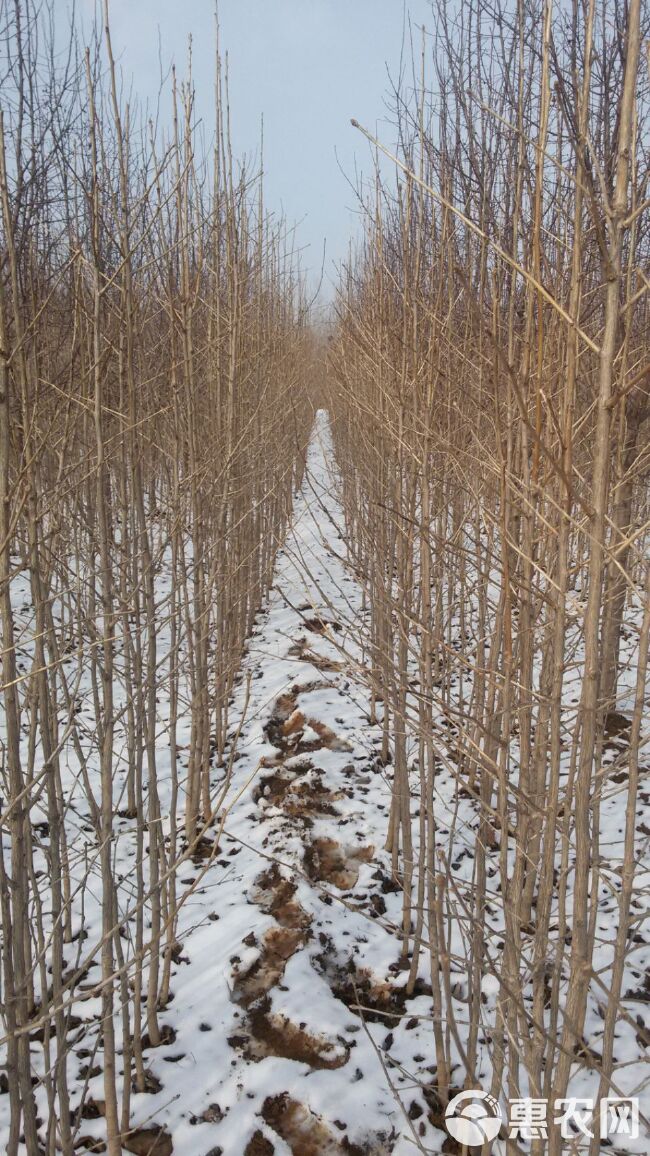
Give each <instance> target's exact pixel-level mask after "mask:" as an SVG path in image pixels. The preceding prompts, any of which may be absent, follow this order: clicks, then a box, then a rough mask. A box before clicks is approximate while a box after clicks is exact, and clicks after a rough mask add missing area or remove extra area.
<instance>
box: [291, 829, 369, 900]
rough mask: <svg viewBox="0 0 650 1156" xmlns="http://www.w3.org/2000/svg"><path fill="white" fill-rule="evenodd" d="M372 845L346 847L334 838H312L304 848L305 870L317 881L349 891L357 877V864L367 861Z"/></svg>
mask: <svg viewBox="0 0 650 1156" xmlns="http://www.w3.org/2000/svg"><path fill="white" fill-rule="evenodd" d="M374 851H375V849H374V847H346V846H344V845H343V844H342V843H337V842H336V841H335V840H334V839H314V840H313V842H311V843H309V844H308V845H307V847H306V848H305V871H306V873H307V875H308V876H309V878H310V879H313V880H314V881H315V882H318V883H331V884H332V886H333V887H337V888H338V889H339V891H350V890H351V889H352V888H353V887H354V885H355V883H356V882H357V879H358V878H359V865H360V864H361V863H369V862H370V861H371V859H372V857H373V855H374Z"/></svg>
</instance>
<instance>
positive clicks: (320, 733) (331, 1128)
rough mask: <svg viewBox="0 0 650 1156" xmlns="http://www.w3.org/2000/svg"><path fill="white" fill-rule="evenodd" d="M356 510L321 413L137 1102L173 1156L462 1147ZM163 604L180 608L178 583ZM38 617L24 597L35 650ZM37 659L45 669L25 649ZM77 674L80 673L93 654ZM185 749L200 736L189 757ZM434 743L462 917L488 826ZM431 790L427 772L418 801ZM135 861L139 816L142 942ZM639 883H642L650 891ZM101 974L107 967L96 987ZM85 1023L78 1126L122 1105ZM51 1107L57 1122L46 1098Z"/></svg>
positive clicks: (69, 785) (608, 837)
mask: <svg viewBox="0 0 650 1156" xmlns="http://www.w3.org/2000/svg"><path fill="white" fill-rule="evenodd" d="M337 495H338V483H337V477H336V468H335V463H334V460H333V450H332V443H331V437H330V431H329V426H328V421H327V417H326V415H325V414H324V413H323V412H322V411H321V412H319V414H318V415H317V418H316V423H315V427H314V432H313V435H312V441H311V444H310V448H309V453H308V462H307V470H306V474H305V479H304V483H303V486H302V489H301V492H300V494H299V495H297V497H296V501H295V506H294V516H293V522H292V526H291V529H290V532H289V534H288V536H287V539H286V542H285V544H284V546H283V548H282V549H281V550H280V552H279V554H278V557H277V565H276V573H275V579H274V585H273V589H272V591H271V594H270V596H269V599H268V604H267V606H266V608H265V610H264V612H263V613H262V614H260V615H259V617H258V622H257V626H256V628H255V631H254V633H253V636H252V637H251V639H250V643H249V646H248V649H247V655H246V658H245V661H244V666H243V669H242V672H241V677H240V679H239V682H238V686H237V690H236V695H235V703H234V706H233V711H232V716H231V722H232V729H233V732H234V731H235V730H237V728H238V727H239V726H240V723H241V720H242V716H243V725H242V726H241V733H240V735H239V739H238V742H237V746H236V752H237V753H236V758H235V760H234V762H233V765H232V779H231V781H230V783H229V784H228V786H227V792H226V794H225V799H224V802H223V807H222V812H221V815H220V820H219V821H220V823H221V824H222V833H221V836H220V840H219V849H218V851H217V852H216V854H215V855H214V856H212V858H209V859H207V860H206V861H202V860H200V859H197V860H196V861H193V860H192V859H187V860H186V861H185V862H184V863H183V864H182V866H181V868H180V871H179V891H180V893H181V894H183V893H184V895H185V899H184V902H183V904H182V907H181V912H180V918H179V925H178V929H177V939H178V941H179V944H180V947H179V949H178V950H177V951H176V952H175V963H174V966H173V975H172V983H171V987H172V992H173V1000H172V1002H171V1003H170V1004H169V1005H168V1006H167V1007H166V1009H165V1011H164V1013H163V1014H162V1016H161V1022H162V1023H163V1024H164V1025H166V1026H167V1027H168V1028H171V1029H173V1031H172V1032H169V1033H168V1034H167V1040H168V1042H166V1043H165V1044H163V1045H162V1046H160V1047H157V1048H149V1049H147V1051H146V1066H147V1068H148V1069H149V1071H150V1073H151V1076H152V1080H151V1086H152V1088H154V1087H157V1088H158V1090H157V1091H150V1092H147V1093H142V1094H134V1095H133V1098H132V1123H133V1126H134V1127H138V1126H146V1127H151V1126H152V1124H153V1123H154V1122H155V1124H156V1125H157V1126H164V1128H165V1130H166V1132H167V1134H168V1136H169V1137H170V1139H171V1144H172V1146H173V1152H174V1153H181V1154H182V1156H208V1154H210V1156H217V1154H219V1153H222V1154H223V1156H269V1154H270V1153H273V1152H274V1153H276V1154H277V1156H287V1154H288V1153H293V1156H311V1154H312V1153H313V1154H316V1153H319V1154H323V1156H337V1154H341V1156H343V1154H344V1153H347V1154H348V1156H350V1154H352V1156H354V1154H355V1153H356V1154H357V1156H362V1154H363V1153H365V1154H366V1156H382V1154H384V1153H385V1154H388V1153H392V1154H393V1156H407V1154H409V1156H410V1154H411V1153H413V1152H414V1151H417V1150H420V1151H425V1152H431V1153H439V1152H442V1151H450V1150H452V1149H450V1148H449V1147H446V1148H445V1147H443V1145H445V1144H447V1145H449V1140H448V1138H446V1137H445V1133H444V1132H443V1131H442V1130H441V1129H440V1128H439V1127H435V1126H434V1121H433V1120H432V1116H434V1115H435V1113H434V1112H432V1110H431V1109H432V1106H433V1105H434V1104H435V1100H434V1097H433V1095H432V1094H429V1089H430V1088H431V1089H432V1088H433V1087H434V1086H435V1053H434V1047H433V1030H432V1018H431V1017H432V999H431V994H430V988H429V987H428V986H427V967H428V960H427V959H426V958H425V953H423V959H422V970H421V978H420V981H419V986H418V987H417V988H416V994H415V995H414V996H413V997H412V998H410V999H408V1000H406V999H405V998H404V987H405V984H406V973H405V972H404V971H402V970H400V968H399V966H398V960H399V950H400V940H399V934H398V926H399V924H400V920H401V908H402V898H401V895H400V894H399V892H398V890H397V888H396V887H395V885H394V883H393V882H392V880H391V874H390V864H389V859H388V856H387V854H386V852H385V851H384V850H383V847H384V844H385V841H386V833H387V823H388V814H389V808H390V767H384V766H383V765H382V764H381V761H380V759H379V757H378V753H379V747H380V738H381V732H380V727H379V726H377V725H376V724H375V725H371V723H370V720H369V691H368V689H367V687H366V685H365V684H364V678H363V665H364V655H363V650H362V649H361V647H362V639H363V636H364V630H363V623H364V614H365V611H364V609H363V599H362V591H361V588H360V585H359V583H358V582H357V580H356V578H355V577H354V574H353V572H352V570H351V569H350V568H349V567H348V565H347V562H346V548H345V543H344V540H343V517H342V511H341V508H340V504H339V500H338V496H337ZM160 589H161V599H162V600H164V597H165V591H164V573H163V574H162V577H161V579H160ZM30 621H31V618H30V609H29V597H28V588H27V587H26V595H25V606H24V615H23V628H24V631H25V634H26V636H27V635H28V634H29V630H30ZM25 656H26V657H25V661H27V649H26V650H25ZM70 661H71V671H73V670H74V664H75V659H74V655H72V656H71V660H70ZM79 694H80V702H81V704H82V709H87V710H89V711H90V712H92V697H91V696H90V692H89V690H88V688H87V687H85V685H84V683H83V678H82V680H81V684H80V686H79ZM84 696H86V697H85V698H84ZM84 703H85V706H84ZM168 709H169V703H168V700H167V699H166V697H165V694H164V688H163V687H162V686H161V693H160V694H159V710H160V731H159V738H158V751H157V754H158V775H159V790H160V801H161V812H162V815H163V823H164V824H165V816H167V815H168V814H169V809H170V796H169V792H170V790H171V784H170V778H169V775H168V774H167V773H166V771H168V768H169V750H168V744H167V717H166V714H167V712H168ZM184 727H185V730H184V729H183V728H184ZM188 737H189V733H188V732H187V728H186V724H185V722H184V720H183V718H181V720H180V733H179V743H180V744H181V745H182V744H184V743H186V741H187V738H188ZM26 741H27V740H26ZM119 741H120V740H119V732H118V741H117V747H116V765H117V776H118V778H117V780H116V781H117V782H119V781H120V780H119V776H120V775H122V774H124V767H123V766H121V765H120V759H121V757H122V755H121V753H120V748H119ZM436 741H437V742H439V744H440V753H441V758H442V762H441V769H440V771H439V773H438V774H437V776H436V780H435V791H436V798H435V807H436V821H437V827H438V837H439V840H440V845H441V846H442V847H443V848H444V851H445V854H446V856H447V860H448V862H449V863H450V865H451V868H450V869H451V872H452V876H453V885H454V888H455V889H456V895H457V897H458V898H459V900H460V899H462V898H463V896H467V897H468V898H469V896H470V895H471V889H472V886H473V872H474V848H475V842H476V833H477V826H478V811H477V805H476V803H475V801H474V800H473V799H472V798H470V797H465V796H462V795H461V797H459V795H458V791H457V783H456V780H455V778H454V775H453V767H452V766H451V763H450V762H449V761H445V758H444V755H445V751H444V742H445V736H444V733H443V732H442V730H441V734H440V736H437V737H436ZM65 766H66V770H65V776H66V777H65V780H64V791H65V793H66V797H67V798H69V799H70V801H71V806H70V812H69V815H68V822H69V827H70V841H71V845H72V854H73V863H72V867H73V876H74V877H75V878H76V880H77V882H78V884H79V887H80V888H83V890H80V893H79V894H80V895H81V894H83V899H84V924H85V929H86V930H87V932H88V935H89V939H88V940H86V942H85V945H84V943H83V942H82V941H79V942H78V943H76V944H74V945H73V946H74V951H75V955H76V958H75V959H71V960H70V961H69V963H70V964H71V965H75V964H76V963H77V962H78V960H79V959H83V954H84V951H85V950H86V949H87V947H88V946H89V943H95V942H96V941H97V940H98V939H99V935H98V934H97V932H98V928H99V920H100V917H101V889H100V882H99V876H98V870H97V867H96V865H94V863H93V859H94V858H96V854H97V852H96V848H95V843H94V838H93V832H92V828H91V827H90V824H89V823H88V820H87V810H85V809H84V801H83V800H84V793H83V790H82V789H81V786H80V784H79V774H78V762H77V760H76V755H75V753H74V751H67V750H66V759H65ZM89 773H91V774H92V773H93V769H92V764H90V770H89ZM212 776H213V784H214V791H215V794H216V793H218V792H219V791H220V790H221V789H222V788H223V776H224V771H223V770H219V769H217V768H215V769H214V770H213V771H212ZM416 780H417V774H415V775H414V783H413V787H414V792H415V789H416V786H417V783H416ZM621 797H622V796H621V795H620V793H619V790H618V787H617V784H616V783H615V782H612V783H611V785H610V786H608V788H607V790H606V792H605V794H604V797H603V806H602V838H601V854H602V855H603V856H605V857H606V858H607V860H608V862H610V863H611V879H610V890H609V891H607V890H606V889H605V888H604V890H603V903H602V907H601V921H600V926H599V929H598V934H599V936H600V939H601V941H602V942H601V943H600V944H599V947H598V965H599V967H602V968H606V967H608V966H609V965H610V964H611V944H612V942H613V939H614V935H615V921H616V910H617V907H616V889H617V887H618V885H619V884H618V876H617V874H616V871H617V867H618V866H619V859H620V838H621V836H620V828H621V827H622V820H621V818H620V814H621V804H620V799H621ZM649 804H650V794H648V793H647V792H646V793H645V795H644V796H642V811H640V813H639V814H640V822H641V824H643V822H644V821H645V822H646V823H647V824H649V825H648V828H647V831H646V834H647V833H650V806H649ZM415 807H416V802H415V799H414V810H415ZM646 811H647V812H648V815H647V816H646ZM165 829H166V832H168V823H167V824H166V827H165ZM446 838H448V840H449V844H448V846H447V845H445V839H446ZM43 854H45V852H43ZM136 856H137V847H136V840H135V834H134V824H133V820H132V819H130V818H129V817H128V816H125V817H123V818H121V819H120V820H119V822H118V831H117V835H116V839H115V863H116V874H117V876H118V877H119V878H120V879H121V898H122V902H123V915H124V918H125V925H126V926H127V928H128V925H129V918H128V905H129V902H130V901H131V898H132V897H131V882H130V880H131V877H132V874H133V870H134V865H135V861H136ZM498 860H499V852H498V850H495V852H494V870H492V866H491V865H490V866H489V867H488V876H489V878H490V884H491V885H492V886H493V887H494V891H493V892H492V894H491V895H490V896H489V899H490V903H489V908H488V917H487V931H486V942H485V960H484V1004H483V1007H482V1014H483V1015H484V1016H485V1035H483V1034H482V1035H481V1037H480V1039H481V1043H480V1048H481V1051H480V1057H479V1074H480V1083H481V1084H482V1086H483V1087H484V1088H488V1087H489V1085H490V1078H491V1064H490V1044H489V1039H488V1033H489V1026H490V1024H491V1023H493V1018H494V993H495V990H496V987H497V984H496V980H495V977H496V975H498V967H499V951H500V944H501V943H502V939H501V937H502V934H503V927H504V921H503V906H502V899H501V896H500V893H499V890H498V879H499V874H498V869H499V861H498ZM36 862H37V866H38V851H37V856H36ZM44 865H45V859H44V860H43V866H44ZM89 868H90V875H89V882H87V883H84V882H83V880H84V879H85V877H86V874H87V872H88V869H89ZM638 882H639V886H641V885H642V884H643V883H644V879H642V878H640V879H639V881H638ZM639 895H640V896H641V895H642V893H641V891H640V892H639ZM640 902H641V900H640ZM643 903H645V900H643ZM643 903H642V906H643ZM461 906H462V904H461ZM470 906H471V904H470ZM456 907H457V910H460V907H459V906H458V904H457V905H456ZM640 914H641V913H640ZM467 931H468V927H467V926H465V927H463V925H462V921H461V920H459V922H458V925H457V926H454V927H453V928H451V929H450V936H451V940H450V942H451V949H452V969H453V970H455V971H457V975H454V981H455V982H454V983H453V984H452V988H451V992H452V994H451V998H452V1000H453V1004H454V1009H453V1010H454V1016H455V1019H456V1022H457V1024H458V1026H459V1030H460V1032H461V1034H462V1031H463V1024H464V1023H466V1021H467V992H466V982H465V981H466V973H465V972H464V970H463V962H462V961H463V959H464V958H465V955H466V944H465V937H466V935H467ZM96 966H97V965H96V963H94V964H93V965H92V967H96ZM648 974H650V946H648V945H647V944H646V942H645V939H644V937H643V935H641V934H639V937H638V943H637V946H636V947H635V949H634V952H633V954H632V955H631V956H630V961H629V964H628V968H627V973H626V981H625V985H624V989H623V990H624V992H628V991H629V990H631V989H634V988H638V989H639V991H642V989H643V986H644V982H645V979H646V977H647V975H648ZM97 975H98V971H94V972H93V970H92V968H91V970H90V973H89V979H88V981H87V982H88V983H89V984H92V981H93V979H96V977H97ZM644 998H645V1000H646V1001H647V999H648V996H647V995H646V996H645V997H644ZM626 1006H629V1011H630V1013H631V1018H632V1019H636V1017H637V1015H641V1016H642V1013H643V1010H644V1004H643V1002H641V1003H639V1004H638V1005H637V1004H635V1003H634V1001H633V1000H632V1001H630V1003H629V1005H626ZM74 1010H75V1012H76V1014H79V1015H80V1016H81V1017H82V1019H83V1020H84V1021H85V1022H84V1023H83V1024H82V1025H80V1027H79V1028H78V1029H77V1031H76V1033H74V1034H72V1035H71V1045H72V1050H73V1053H76V1054H73V1057H72V1060H71V1065H70V1074H71V1085H72V1107H73V1108H74V1107H75V1106H76V1105H77V1104H78V1103H79V1099H80V1096H81V1094H82V1088H83V1086H84V1083H85V1082H86V1081H87V1088H86V1091H85V1093H84V1094H85V1095H86V1097H87V1098H88V1097H94V1098H95V1099H96V1100H97V1101H100V1100H101V1099H102V1098H103V1087H102V1074H101V1070H99V1071H98V1072H97V1074H95V1075H93V1074H90V1075H88V1073H87V1072H86V1074H85V1075H82V1073H83V1072H84V1068H85V1067H86V1066H87V1061H88V1056H89V1054H93V1049H94V1048H95V1047H96V1044H97V1038H98V1033H99V1024H98V1020H97V1016H98V1014H99V1010H100V1005H99V1001H98V999H96V998H95V997H94V996H90V997H89V998H87V999H85V1000H84V1002H78V1003H76V1004H75V1008H74ZM637 1022H638V1023H639V1022H640V1021H637ZM118 1032H119V1024H118ZM599 1033H601V1034H602V1018H599V1013H598V1005H597V1000H595V999H594V1000H592V1001H591V1002H590V1006H589V1016H588V1022H587V1031H586V1033H585V1036H586V1042H587V1044H588V1045H589V1046H594V1047H596V1048H597V1043H598V1036H599ZM646 1038H650V1037H648V1036H647V1033H645V1029H643V1030H642V1031H641V1032H640V1033H638V1034H636V1033H635V1029H634V1027H633V1025H632V1024H631V1023H629V1022H627V1023H623V1022H622V1023H621V1025H620V1029H619V1039H618V1041H617V1049H616V1052H617V1059H620V1060H621V1061H622V1064H621V1067H620V1070H619V1072H618V1074H617V1080H618V1083H619V1086H621V1088H622V1090H624V1091H625V1092H627V1093H628V1094H637V1095H640V1096H641V1098H642V1097H643V1090H644V1088H645V1082H646V1081H647V1067H646V1063H645V1044H644V1040H645V1039H646ZM118 1044H119V1036H118ZM451 1047H452V1049H453V1047H454V1045H453V1042H452V1044H451ZM99 1054H100V1053H99V1052H98V1053H97V1056H98V1057H99ZM452 1054H454V1055H455V1059H456V1062H457V1064H458V1069H457V1072H456V1073H454V1072H452V1080H453V1078H454V1075H457V1077H458V1078H459V1081H460V1083H462V1079H463V1075H464V1073H462V1071H461V1057H460V1055H457V1054H455V1053H454V1052H453V1051H452ZM42 1064H43V1058H42V1049H41V1047H40V1045H38V1044H35V1045H34V1065H35V1068H36V1070H39V1069H42ZM75 1065H77V1066H78V1076H79V1078H78V1080H77V1082H76V1084H75V1080H74V1076H75V1074H76V1073H75ZM97 1066H98V1068H100V1069H101V1065H100V1064H98V1065H97ZM92 1070H93V1069H92V1068H91V1072H92ZM595 1091H596V1087H595V1076H594V1073H593V1072H590V1071H589V1070H588V1069H586V1068H583V1069H582V1074H581V1075H579V1076H577V1078H576V1080H574V1081H573V1082H572V1085H571V1094H572V1095H576V1096H580V1095H593V1094H595ZM37 1097H39V1108H40V1109H41V1115H44V1114H46V1105H45V1104H44V1103H43V1102H41V1100H42V1096H41V1092H40V1090H37ZM641 1106H642V1111H643V1104H642V1105H641ZM437 1123H438V1124H439V1123H440V1121H439V1119H438V1120H437ZM7 1127H8V1097H7V1096H3V1095H0V1147H2V1148H4V1145H5V1141H6V1136H7ZM103 1129H104V1122H103V1120H102V1119H101V1118H98V1119H84V1120H83V1121H82V1124H81V1128H80V1131H79V1134H78V1135H79V1137H81V1136H85V1137H88V1138H89V1140H90V1138H92V1137H101V1136H102V1134H103ZM572 1150H573V1149H572ZM618 1150H619V1149H616V1148H615V1149H614V1151H618ZM648 1150H649V1141H648V1138H647V1136H645V1135H644V1131H643V1129H642V1134H641V1137H640V1138H639V1141H638V1144H637V1142H630V1143H629V1144H628V1145H626V1147H625V1148H621V1149H620V1151H621V1152H623V1151H629V1152H633V1151H634V1152H639V1153H644V1152H647V1151H648ZM493 1151H494V1152H495V1153H499V1154H500V1156H501V1153H503V1154H505V1152H506V1147H505V1144H503V1143H502V1142H501V1141H497V1142H496V1143H495V1145H494V1147H493ZM609 1151H610V1152H611V1151H612V1149H611V1148H610V1149H609ZM30 1156H31V1154H30Z"/></svg>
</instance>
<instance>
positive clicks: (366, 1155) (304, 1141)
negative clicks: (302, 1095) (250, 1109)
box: [262, 1093, 390, 1156]
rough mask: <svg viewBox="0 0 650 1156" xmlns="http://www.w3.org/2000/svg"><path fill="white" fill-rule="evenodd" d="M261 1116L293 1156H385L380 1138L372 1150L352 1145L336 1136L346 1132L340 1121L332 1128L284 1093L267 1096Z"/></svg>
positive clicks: (384, 1147)
mask: <svg viewBox="0 0 650 1156" xmlns="http://www.w3.org/2000/svg"><path fill="white" fill-rule="evenodd" d="M262 1116H263V1117H264V1120H265V1122H266V1124H268V1126H269V1127H270V1128H272V1129H273V1131H274V1132H277V1134H278V1136H281V1137H282V1139H283V1140H284V1142H285V1144H288V1146H289V1148H290V1149H291V1152H292V1156H384V1154H385V1156H387V1154H388V1153H389V1152H390V1148H388V1147H386V1145H385V1143H384V1142H382V1140H380V1139H379V1138H376V1139H375V1140H373V1142H372V1144H371V1146H367V1145H364V1146H363V1147H361V1146H360V1145H358V1144H353V1143H351V1141H350V1140H348V1138H347V1136H342V1135H337V1134H336V1132H335V1131H334V1129H335V1128H338V1130H339V1132H342V1131H343V1130H344V1129H345V1125H344V1124H343V1123H342V1122H341V1121H336V1122H335V1123H334V1124H333V1125H329V1124H327V1123H325V1121H324V1120H323V1119H322V1118H321V1117H320V1116H317V1115H316V1113H315V1112H312V1111H311V1110H310V1109H309V1108H307V1107H306V1106H305V1105H304V1104H300V1103H299V1102H298V1101H297V1100H293V1099H292V1098H291V1097H290V1096H289V1095H288V1094H287V1093H285V1094H284V1095H282V1096H269V1098H268V1099H267V1100H265V1102H264V1107H263V1108H262Z"/></svg>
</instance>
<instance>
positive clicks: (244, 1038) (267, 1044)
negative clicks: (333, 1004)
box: [228, 998, 350, 1071]
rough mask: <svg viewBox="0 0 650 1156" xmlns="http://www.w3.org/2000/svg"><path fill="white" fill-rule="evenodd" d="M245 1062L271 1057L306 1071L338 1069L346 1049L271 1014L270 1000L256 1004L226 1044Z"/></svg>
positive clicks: (301, 1024)
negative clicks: (302, 1065) (303, 1067)
mask: <svg viewBox="0 0 650 1156" xmlns="http://www.w3.org/2000/svg"><path fill="white" fill-rule="evenodd" d="M228 1042H229V1043H230V1045H231V1047H234V1048H236V1049H237V1050H238V1051H240V1052H241V1054H242V1055H244V1056H245V1057H246V1059H249V1060H263V1059H266V1058H267V1057H269V1056H275V1057H277V1058H278V1059H283V1060H295V1062H296V1063H298V1064H307V1065H308V1066H309V1067H310V1068H313V1069H314V1070H315V1071H316V1070H321V1069H323V1068H329V1069H333V1068H342V1067H343V1065H344V1064H347V1062H348V1059H349V1056H350V1049H349V1047H348V1046H347V1044H346V1043H345V1042H344V1041H338V1040H337V1041H332V1040H328V1039H327V1038H326V1037H325V1036H321V1035H318V1034H317V1033H316V1032H313V1031H310V1029H309V1028H308V1027H307V1024H306V1023H300V1024H295V1023H293V1022H292V1021H291V1020H289V1019H288V1018H287V1017H286V1016H283V1015H280V1014H279V1013H278V1012H274V1011H272V1010H271V1004H270V1000H269V999H268V998H264V999H261V1000H258V1002H257V1003H255V1004H254V1005H253V1006H252V1007H251V1008H249V1010H248V1016H247V1020H246V1023H245V1025H244V1026H243V1028H242V1030H241V1032H239V1033H237V1035H235V1036H231V1037H230V1040H229V1041H228Z"/></svg>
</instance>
